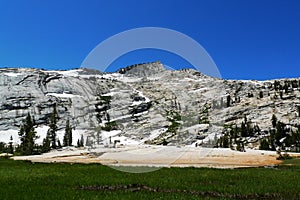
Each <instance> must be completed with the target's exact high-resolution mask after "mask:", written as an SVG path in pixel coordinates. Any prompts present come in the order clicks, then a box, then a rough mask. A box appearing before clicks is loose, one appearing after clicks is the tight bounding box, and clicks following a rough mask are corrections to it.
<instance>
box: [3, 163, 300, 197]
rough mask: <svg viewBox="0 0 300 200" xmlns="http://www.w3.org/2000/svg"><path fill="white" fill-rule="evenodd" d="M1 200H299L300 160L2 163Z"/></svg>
mask: <svg viewBox="0 0 300 200" xmlns="http://www.w3.org/2000/svg"><path fill="white" fill-rule="evenodd" d="M0 199H1V200H4V199H43V200H44V199H300V160H299V159H291V160H287V161H285V162H284V163H283V164H282V165H280V166H278V168H247V169H209V168H162V169H159V170H156V171H154V172H149V173H141V174H139V173H126V172H121V171H118V170H115V169H112V168H110V167H107V166H103V165H100V164H60V163H53V164H44V163H31V162H28V161H13V160H10V159H5V158H1V159H0Z"/></svg>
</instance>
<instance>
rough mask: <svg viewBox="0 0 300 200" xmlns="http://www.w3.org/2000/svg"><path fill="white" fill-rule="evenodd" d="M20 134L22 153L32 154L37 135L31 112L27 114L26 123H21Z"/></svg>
mask: <svg viewBox="0 0 300 200" xmlns="http://www.w3.org/2000/svg"><path fill="white" fill-rule="evenodd" d="M19 136H20V140H21V154H24V155H32V154H33V150H34V146H35V140H36V139H37V136H36V132H35V130H34V124H33V121H32V118H31V116H30V114H29V113H28V114H27V117H26V119H25V121H24V123H23V124H22V125H21V128H20V131H19Z"/></svg>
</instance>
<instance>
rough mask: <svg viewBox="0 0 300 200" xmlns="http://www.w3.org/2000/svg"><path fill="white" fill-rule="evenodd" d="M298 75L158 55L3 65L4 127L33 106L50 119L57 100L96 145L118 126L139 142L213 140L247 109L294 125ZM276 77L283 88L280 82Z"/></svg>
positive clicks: (0, 104)
mask: <svg viewBox="0 0 300 200" xmlns="http://www.w3.org/2000/svg"><path fill="white" fill-rule="evenodd" d="M299 80H300V79H282V80H276V81H274V80H270V81H250V80H245V81H241V80H239V81H238V80H222V79H218V78H213V77H208V76H205V75H203V74H202V73H200V72H198V71H195V70H193V69H184V70H177V71H171V70H166V69H165V68H164V66H163V65H162V64H161V63H159V62H155V63H147V64H139V65H133V66H130V67H127V68H121V69H120V70H119V71H118V72H116V73H101V72H99V71H97V70H91V69H74V70H69V71H45V70H39V69H22V68H5V69H0V130H11V129H15V130H18V129H19V127H20V124H21V123H22V120H23V119H24V118H25V116H26V115H27V113H28V112H29V113H30V114H31V115H32V116H33V117H34V121H35V124H36V125H37V126H42V125H47V124H48V122H49V116H50V114H51V112H52V110H53V107H54V106H56V107H57V110H58V114H59V121H58V126H59V128H60V129H63V128H64V126H65V123H66V120H67V119H70V122H71V124H72V126H73V128H74V129H84V130H87V131H88V132H89V137H90V140H91V142H90V143H91V144H94V143H95V141H96V137H97V133H98V132H101V131H103V130H105V131H112V130H119V133H118V134H119V136H124V137H126V138H130V139H131V140H135V141H137V143H148V144H162V143H163V142H164V141H166V140H167V141H168V143H169V144H171V145H172V144H173V145H178V144H191V143H194V142H196V141H197V140H199V139H201V140H203V141H204V142H207V143H209V141H211V140H214V138H215V137H217V136H218V135H219V134H220V133H221V132H222V130H223V128H224V125H229V124H234V123H240V122H241V121H242V120H243V119H244V117H245V116H247V119H248V120H249V121H251V123H252V124H253V125H259V127H260V128H261V129H262V130H264V129H268V127H270V126H271V116H272V114H275V115H276V116H277V118H278V119H279V120H281V121H283V122H285V123H287V124H289V125H290V126H294V127H296V126H297V124H300V123H299V122H300V120H299V119H300V117H299V110H298V107H299V106H300V99H299V98H300V91H299V90H300V86H299V84H300V82H299ZM275 82H277V83H275ZM278 82H279V83H280V85H282V86H281V87H282V88H276V87H277V85H278ZM276 84H277V85H276Z"/></svg>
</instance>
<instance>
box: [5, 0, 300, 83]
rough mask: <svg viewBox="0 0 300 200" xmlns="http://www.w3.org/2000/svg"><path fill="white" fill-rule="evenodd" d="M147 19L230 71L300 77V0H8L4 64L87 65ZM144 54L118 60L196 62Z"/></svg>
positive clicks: (241, 75) (226, 74)
mask: <svg viewBox="0 0 300 200" xmlns="http://www.w3.org/2000/svg"><path fill="white" fill-rule="evenodd" d="M147 26H153V27H165V28H170V29H173V30H176V31H180V32H182V33H184V34H186V35H188V36H190V37H192V38H193V39H195V40H196V41H197V42H199V43H200V44H201V45H202V46H203V47H204V48H205V49H206V50H207V52H208V53H209V54H210V55H211V57H212V58H213V60H214V61H215V63H216V65H217V66H218V68H219V70H220V73H221V75H222V77H223V78H233V79H259V80H262V79H270V78H281V77H300V1H299V0H195V1H193V0H185V1H179V0H178V1H176V0H151V1H149V0H126V1H125V0H118V1H117V0H69V1H68V0H51V1H50V0H49V1H48V0H14V1H11V0H1V1H0V67H20V66H23V67H41V68H48V69H50V68H72V67H80V64H81V62H82V61H83V60H84V58H85V57H86V56H87V54H88V53H89V52H90V51H91V50H92V49H93V48H94V47H95V46H96V45H97V44H99V43H100V42H101V41H103V40H105V39H107V38H108V37H110V36H112V35H114V34H117V33H119V32H121V31H125V30H127V29H132V28H138V27H147ZM136 54H137V55H138V56H136V55H134V53H133V54H132V55H130V54H129V55H128V56H127V57H126V55H125V56H123V57H122V58H120V59H119V60H117V61H116V62H115V66H120V67H123V66H126V65H129V64H134V63H139V62H147V61H155V60H161V61H162V62H164V63H165V64H167V65H170V66H172V65H173V66H174V67H175V68H176V67H178V66H180V67H181V66H183V65H188V63H186V62H185V61H184V60H180V59H179V58H176V56H172V55H171V56H170V55H169V54H168V53H166V52H159V51H151V50H148V51H144V52H136ZM175 65H178V66H175Z"/></svg>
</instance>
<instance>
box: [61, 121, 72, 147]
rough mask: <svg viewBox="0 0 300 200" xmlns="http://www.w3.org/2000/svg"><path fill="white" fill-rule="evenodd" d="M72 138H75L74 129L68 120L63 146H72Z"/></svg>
mask: <svg viewBox="0 0 300 200" xmlns="http://www.w3.org/2000/svg"><path fill="white" fill-rule="evenodd" d="M72 137H73V135H72V127H71V126H70V120H69V119H67V122H66V128H65V135H64V139H63V145H64V146H72V143H73V140H72Z"/></svg>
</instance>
